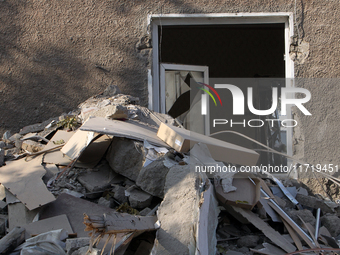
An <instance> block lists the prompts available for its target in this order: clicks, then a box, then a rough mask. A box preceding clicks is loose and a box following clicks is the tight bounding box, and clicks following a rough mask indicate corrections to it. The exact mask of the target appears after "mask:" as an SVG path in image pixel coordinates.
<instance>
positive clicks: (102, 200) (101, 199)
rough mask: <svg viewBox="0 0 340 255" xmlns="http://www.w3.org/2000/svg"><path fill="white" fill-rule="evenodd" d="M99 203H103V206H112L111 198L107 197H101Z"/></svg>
mask: <svg viewBox="0 0 340 255" xmlns="http://www.w3.org/2000/svg"><path fill="white" fill-rule="evenodd" d="M98 205H102V206H105V207H111V202H110V200H107V199H106V198H104V197H101V198H99V200H98Z"/></svg>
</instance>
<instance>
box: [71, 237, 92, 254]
mask: <svg viewBox="0 0 340 255" xmlns="http://www.w3.org/2000/svg"><path fill="white" fill-rule="evenodd" d="M90 240H91V239H90V237H80V238H72V239H71V238H69V239H66V247H65V249H66V252H67V255H70V254H72V253H73V252H74V251H75V250H78V249H79V248H81V247H85V246H89V244H90Z"/></svg>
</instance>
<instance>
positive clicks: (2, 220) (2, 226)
mask: <svg viewBox="0 0 340 255" xmlns="http://www.w3.org/2000/svg"><path fill="white" fill-rule="evenodd" d="M7 222H8V215H3V214H0V236H4V235H6V226H7Z"/></svg>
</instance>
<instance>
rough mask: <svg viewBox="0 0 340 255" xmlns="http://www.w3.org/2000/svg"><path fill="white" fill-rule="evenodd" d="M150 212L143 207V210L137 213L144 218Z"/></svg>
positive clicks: (147, 208)
mask: <svg viewBox="0 0 340 255" xmlns="http://www.w3.org/2000/svg"><path fill="white" fill-rule="evenodd" d="M150 212H151V209H150V208H149V207H145V208H144V209H143V210H141V211H140V212H139V214H140V215H141V216H146V215H148V214H149V213H150Z"/></svg>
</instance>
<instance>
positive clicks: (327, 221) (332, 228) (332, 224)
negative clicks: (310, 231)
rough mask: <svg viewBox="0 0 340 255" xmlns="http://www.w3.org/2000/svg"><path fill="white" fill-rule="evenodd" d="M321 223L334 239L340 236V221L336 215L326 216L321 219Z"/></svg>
mask: <svg viewBox="0 0 340 255" xmlns="http://www.w3.org/2000/svg"><path fill="white" fill-rule="evenodd" d="M321 223H322V225H323V226H325V227H326V228H327V229H328V231H329V232H330V233H331V235H332V236H333V237H336V236H338V235H339V234H340V219H339V217H338V216H336V215H325V216H322V217H321Z"/></svg>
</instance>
